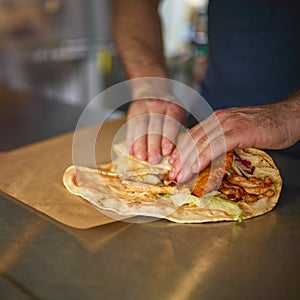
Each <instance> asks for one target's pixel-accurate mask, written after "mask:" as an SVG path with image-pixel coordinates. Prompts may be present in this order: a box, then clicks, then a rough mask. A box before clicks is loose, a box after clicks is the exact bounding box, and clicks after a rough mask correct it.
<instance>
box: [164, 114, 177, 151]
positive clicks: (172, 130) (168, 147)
mask: <svg viewBox="0 0 300 300" xmlns="http://www.w3.org/2000/svg"><path fill="white" fill-rule="evenodd" d="M180 126H181V124H180V123H179V122H178V121H177V120H176V119H175V118H173V117H170V116H165V119H164V124H163V137H162V141H161V147H162V154H163V155H170V154H171V153H172V152H173V150H174V149H175V144H176V140H177V135H178V132H179V130H180Z"/></svg>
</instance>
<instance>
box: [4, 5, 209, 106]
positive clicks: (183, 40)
mask: <svg viewBox="0 0 300 300" xmlns="http://www.w3.org/2000/svg"><path fill="white" fill-rule="evenodd" d="M206 2H207V1H206V0H163V1H162V2H161V5H160V14H161V17H162V20H163V25H164V42H165V52H166V53H165V54H166V57H167V62H168V67H169V71H170V76H171V78H173V79H176V80H179V81H181V82H184V83H186V84H188V85H189V86H191V87H193V88H198V87H199V85H200V84H201V81H202V79H203V76H204V74H205V70H206V65H207V54H208V53H207V46H208V40H207V34H206V21H207V15H206V8H207V3H206ZM111 5H112V1H110V0H0V64H1V68H0V84H1V85H2V84H4V85H6V86H9V87H12V88H14V89H17V90H22V91H30V92H34V93H37V94H40V95H41V96H43V97H45V98H47V99H55V100H58V101H61V102H64V103H68V104H70V105H74V106H83V105H85V104H87V103H88V102H89V101H91V100H92V99H93V98H94V97H95V96H97V95H98V94H99V93H100V92H101V91H103V90H104V89H106V88H108V87H110V86H112V85H114V84H116V83H118V82H120V81H122V80H124V79H125V77H124V74H123V71H122V66H121V64H120V61H119V59H118V55H117V53H116V51H115V48H114V45H113V42H112V37H111V31H110V17H111ZM106 105H108V106H109V103H107V104H106Z"/></svg>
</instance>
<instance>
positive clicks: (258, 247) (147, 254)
mask: <svg viewBox="0 0 300 300" xmlns="http://www.w3.org/2000/svg"><path fill="white" fill-rule="evenodd" d="M30 101H31V100H30V99H29V100H28V105H30ZM18 103H20V102H18V101H13V99H11V101H10V104H9V105H10V110H9V111H10V113H11V118H10V119H11V120H12V115H13V114H14V113H16V112H18V105H19V104H18ZM14 105H15V107H14ZM39 105H40V106H45V107H46V106H47V105H50V104H49V102H47V101H41V102H39ZM51 107H52V109H51V110H48V112H49V114H54V113H58V112H59V113H58V114H57V115H56V118H58V116H60V118H61V119H56V121H55V122H57V124H61V126H65V127H64V128H62V127H61V126H60V127H59V130H58V129H57V134H58V133H60V132H63V131H68V130H71V129H72V126H75V124H76V118H78V116H79V113H80V110H79V109H78V111H76V110H75V109H74V108H72V107H69V108H68V107H67V106H65V105H64V106H62V105H61V104H59V103H56V104H55V103H51ZM6 109H8V108H7V107H6ZM38 115H39V112H37V113H36V115H35V113H32V114H31V117H30V118H25V119H22V114H20V112H19V113H18V116H19V117H18V118H15V119H14V120H15V123H14V124H15V125H14V129H13V128H10V129H9V132H10V135H8V134H7V135H6V136H5V135H4V137H1V147H2V150H4V149H8V148H12V147H13V146H14V145H18V146H19V144H20V142H19V141H18V138H19V137H18V135H17V134H16V135H15V136H14V135H13V130H15V132H18V130H20V128H22V127H23V128H25V127H28V128H30V126H32V128H36V126H39V130H32V131H31V136H30V134H28V135H27V138H28V141H29V142H31V141H33V140H36V139H40V138H45V137H47V132H48V135H49V136H50V135H53V134H55V131H53V124H52V125H51V122H50V121H49V122H46V121H45V119H43V118H40V117H38ZM48 118H49V120H50V119H51V115H48ZM62 120H64V122H62ZM66 120H68V122H67V121H66ZM24 122H28V123H26V124H25V123H24ZM6 125H7V124H5V122H2V123H1V127H2V128H1V132H6V131H5V130H6V128H5V126H6ZM41 128H42V129H41ZM41 131H43V132H41ZM28 132H29V131H28ZM14 138H15V140H14ZM22 143H26V141H22ZM273 157H274V159H275V161H276V163H277V165H278V167H279V168H280V170H281V171H282V176H283V180H284V188H283V192H282V195H281V198H280V202H279V204H278V205H277V207H276V209H275V210H273V211H272V212H270V213H268V214H266V215H264V216H261V217H257V218H255V219H252V220H247V221H244V222H243V223H242V224H240V225H237V224H235V223H231V222H225V223H224V222H223V223H214V224H200V225H180V224H174V223H171V222H167V221H162V220H160V221H155V222H149V223H141V224H133V223H125V222H116V223H112V224H109V225H105V226H102V227H98V228H93V229H90V230H77V229H73V228H70V227H67V226H63V225H61V224H59V223H57V222H55V221H53V220H51V219H50V218H48V217H46V216H44V215H41V214H39V213H37V212H36V211H35V210H33V209H30V208H29V207H27V206H24V205H22V204H21V203H20V202H18V201H16V200H14V199H11V198H10V197H8V196H6V195H4V194H0V298H1V299H45V300H48V299H49V300H50V299H53V300H54V299H55V300H57V299H64V300H68V299H72V300H75V299H80V300H82V299H172V300H173V299H299V295H300V292H299V277H300V271H299V270H300V233H299V228H300V188H299V170H300V159H299V158H296V157H290V156H286V155H284V154H279V153H274V155H273Z"/></svg>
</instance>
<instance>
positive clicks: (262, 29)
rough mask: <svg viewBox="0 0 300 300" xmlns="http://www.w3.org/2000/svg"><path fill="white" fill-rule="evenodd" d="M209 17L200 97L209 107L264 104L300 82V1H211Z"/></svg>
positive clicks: (274, 99) (282, 94) (278, 97)
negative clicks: (206, 65) (205, 68)
mask: <svg viewBox="0 0 300 300" xmlns="http://www.w3.org/2000/svg"><path fill="white" fill-rule="evenodd" d="M208 20H209V21H208V35H209V67H208V71H207V77H206V79H205V81H204V83H203V87H202V88H203V90H202V95H203V96H204V98H205V99H206V100H207V101H208V102H209V103H210V105H211V106H212V108H213V109H219V108H226V107H232V106H247V105H260V104H266V103H269V102H273V101H277V100H280V99H282V98H283V97H285V96H286V95H287V94H289V93H290V92H292V91H293V90H294V89H296V88H298V87H299V86H300V1H299V0H281V1H280V0H226V1H224V0H210V2H209V8H208Z"/></svg>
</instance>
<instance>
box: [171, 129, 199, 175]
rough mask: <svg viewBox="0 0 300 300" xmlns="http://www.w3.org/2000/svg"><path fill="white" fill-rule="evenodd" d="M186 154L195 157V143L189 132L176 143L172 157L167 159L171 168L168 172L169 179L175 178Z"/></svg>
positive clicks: (186, 156)
mask: <svg viewBox="0 0 300 300" xmlns="http://www.w3.org/2000/svg"><path fill="white" fill-rule="evenodd" d="M187 145H190V147H187ZM188 156H193V157H194V158H195V157H197V151H196V147H195V143H194V140H193V138H192V137H191V135H190V134H189V133H187V134H186V135H185V136H184V138H183V139H182V141H181V142H180V143H179V144H178V145H177V148H176V149H175V150H174V152H173V153H172V155H171V158H172V159H171V158H170V159H169V162H170V164H171V165H172V170H171V171H170V174H169V177H170V179H171V180H175V179H176V178H177V176H178V174H179V172H180V171H181V170H182V166H183V164H184V163H185V161H186V160H187V158H188ZM181 176H183V175H181Z"/></svg>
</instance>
